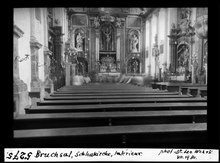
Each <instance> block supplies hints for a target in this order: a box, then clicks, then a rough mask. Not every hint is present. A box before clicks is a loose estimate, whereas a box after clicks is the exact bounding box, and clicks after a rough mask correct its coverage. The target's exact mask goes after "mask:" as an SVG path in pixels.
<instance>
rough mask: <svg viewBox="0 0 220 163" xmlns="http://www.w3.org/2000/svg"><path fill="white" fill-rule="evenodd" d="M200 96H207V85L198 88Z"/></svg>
mask: <svg viewBox="0 0 220 163" xmlns="http://www.w3.org/2000/svg"><path fill="white" fill-rule="evenodd" d="M199 91H200V96H201V97H207V87H206V88H199Z"/></svg>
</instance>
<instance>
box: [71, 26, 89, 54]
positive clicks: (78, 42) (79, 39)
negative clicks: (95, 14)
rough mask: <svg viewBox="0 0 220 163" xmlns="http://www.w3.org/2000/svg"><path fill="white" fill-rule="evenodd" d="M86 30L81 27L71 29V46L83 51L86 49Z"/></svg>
mask: <svg viewBox="0 0 220 163" xmlns="http://www.w3.org/2000/svg"><path fill="white" fill-rule="evenodd" d="M85 40H86V32H85V30H84V29H82V28H76V29H75V30H74V31H73V38H72V41H73V47H74V48H76V49H77V50H78V51H85V49H86V47H85V46H86V42H85Z"/></svg>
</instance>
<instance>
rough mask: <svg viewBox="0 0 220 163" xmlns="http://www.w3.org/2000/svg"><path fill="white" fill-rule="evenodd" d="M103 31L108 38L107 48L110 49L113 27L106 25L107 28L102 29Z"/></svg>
mask: <svg viewBox="0 0 220 163" xmlns="http://www.w3.org/2000/svg"><path fill="white" fill-rule="evenodd" d="M102 32H103V33H104V35H105V38H106V50H110V46H109V43H110V40H111V29H110V27H106V28H105V29H103V30H102Z"/></svg>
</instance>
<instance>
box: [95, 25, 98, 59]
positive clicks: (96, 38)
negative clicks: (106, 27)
mask: <svg viewBox="0 0 220 163" xmlns="http://www.w3.org/2000/svg"><path fill="white" fill-rule="evenodd" d="M95 56H96V58H95V61H96V62H97V61H99V30H98V29H96V30H95Z"/></svg>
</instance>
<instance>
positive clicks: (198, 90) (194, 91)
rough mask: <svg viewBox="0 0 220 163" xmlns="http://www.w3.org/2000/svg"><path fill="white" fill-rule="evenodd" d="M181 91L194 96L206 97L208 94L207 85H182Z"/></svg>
mask: <svg viewBox="0 0 220 163" xmlns="http://www.w3.org/2000/svg"><path fill="white" fill-rule="evenodd" d="M181 93H182V94H183V95H186V94H188V95H192V96H193V97H204V96H207V87H181Z"/></svg>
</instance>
